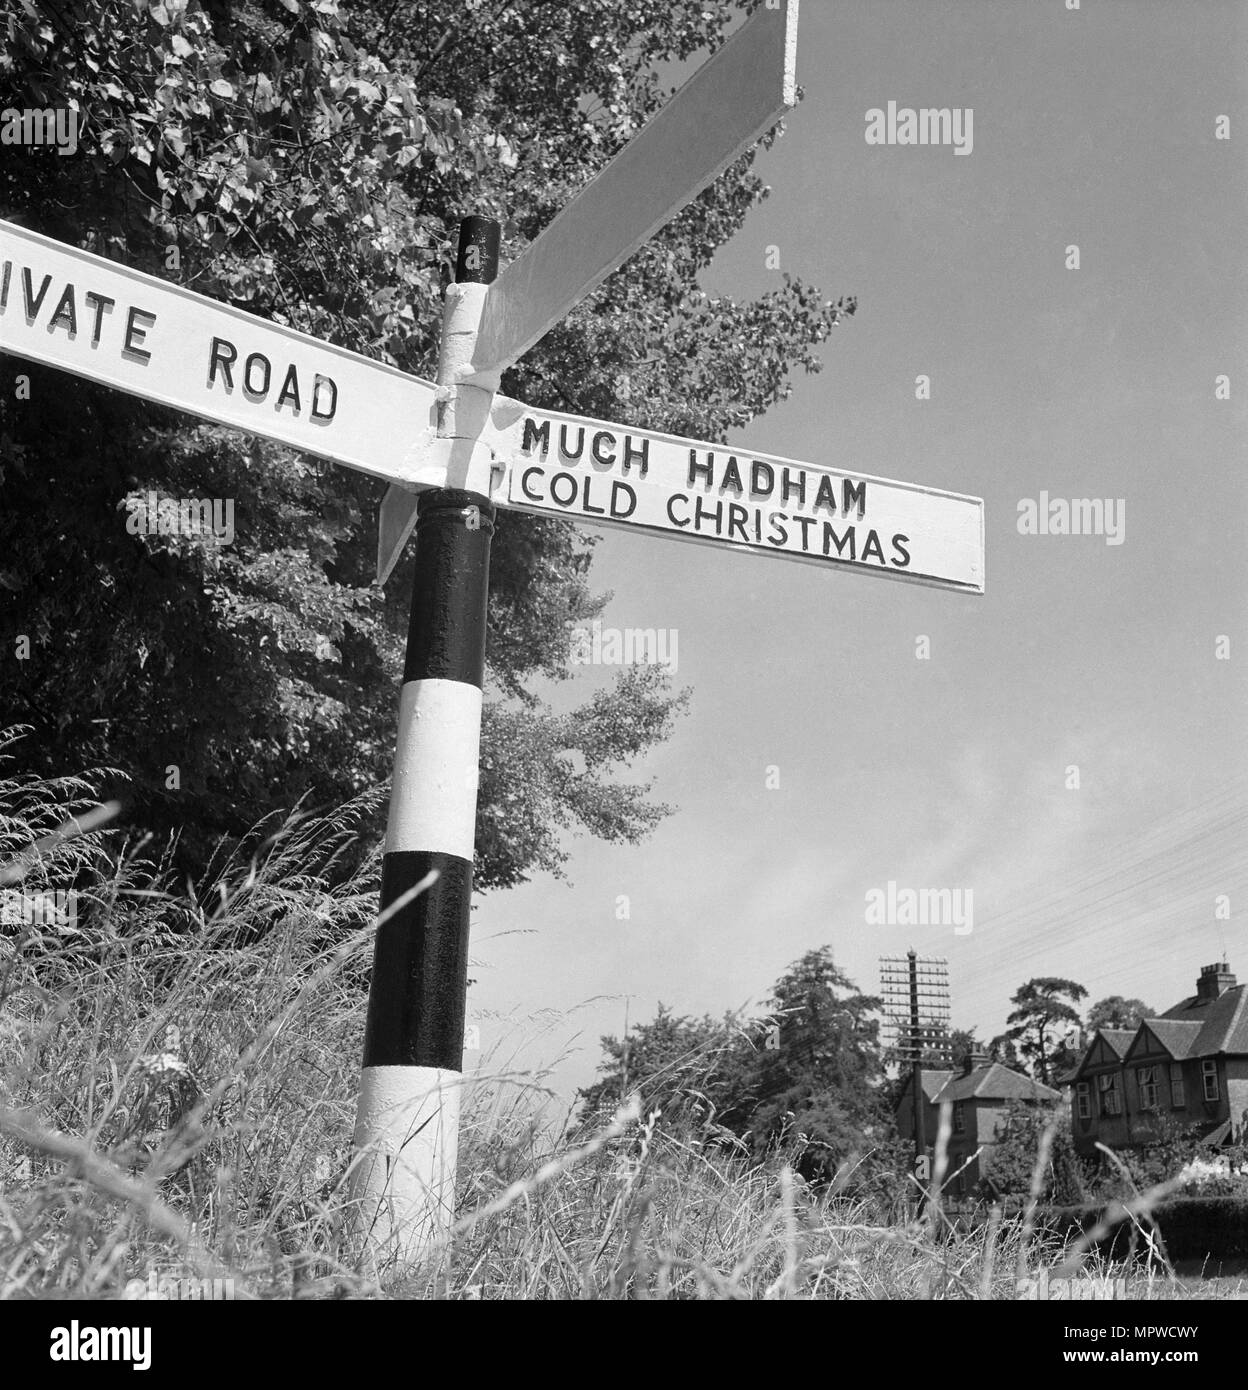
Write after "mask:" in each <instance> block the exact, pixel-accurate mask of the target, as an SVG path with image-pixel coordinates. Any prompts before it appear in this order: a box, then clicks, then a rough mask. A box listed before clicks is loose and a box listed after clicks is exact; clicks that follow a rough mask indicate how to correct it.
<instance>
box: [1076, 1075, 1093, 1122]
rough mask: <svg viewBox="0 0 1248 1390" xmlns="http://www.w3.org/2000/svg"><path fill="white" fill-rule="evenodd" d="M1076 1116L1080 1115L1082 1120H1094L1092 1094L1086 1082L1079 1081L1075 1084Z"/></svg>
mask: <svg viewBox="0 0 1248 1390" xmlns="http://www.w3.org/2000/svg"><path fill="white" fill-rule="evenodd" d="M1075 1114H1076V1115H1078V1116H1079V1118H1080V1119H1081V1120H1090V1119H1091V1118H1092V1094H1091V1092H1090V1091H1089V1089H1088V1083H1087V1082H1086V1081H1077V1082H1076V1083H1075Z"/></svg>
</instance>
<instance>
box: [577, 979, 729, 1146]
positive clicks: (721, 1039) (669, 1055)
mask: <svg viewBox="0 0 1248 1390" xmlns="http://www.w3.org/2000/svg"><path fill="white" fill-rule="evenodd" d="M601 1042H602V1050H603V1052H604V1054H605V1056H604V1058H603V1060H602V1061H601V1062H600V1063H599V1065H598V1071H599V1078H598V1080H596V1081H595V1082H593V1084H592V1085H590V1086H587V1087H584V1088H582V1089H581V1090H580V1091H579V1092H578V1093H577V1094H578V1097H579V1099H580V1100H581V1102H582V1107H581V1109H582V1114H583V1116H584V1117H585V1118H586V1119H592V1120H595V1121H600V1120H602V1119H605V1118H609V1117H610V1115H611V1114H612V1113H613V1112H614V1111H615V1110H616V1108H617V1107H618V1106H620V1105H621V1104H622V1103H623V1102H624V1100H625V1099H626V1098H627V1097H628V1096H629V1095H630V1094H631V1093H632V1092H634V1091H635V1092H637V1093H638V1094H639V1095H640V1096H641V1100H642V1107H643V1111H644V1112H645V1113H649V1112H650V1111H651V1110H654V1109H659V1110H661V1111H662V1113H663V1116H664V1118H665V1120H666V1121H667V1122H668V1123H671V1122H672V1121H673V1120H676V1119H680V1118H683V1119H687V1120H691V1121H693V1122H695V1123H701V1122H704V1121H705V1122H713V1120H714V1115H715V1111H716V1110H717V1109H718V1108H719V1106H720V1104H721V1103H722V1101H723V1099H724V1095H723V1091H724V1084H723V1083H724V1072H725V1069H724V1066H723V1062H724V1057H725V1054H726V1053H727V1052H729V1051H731V1050H732V1049H733V1048H734V1047H735V1046H737V1044H738V1042H739V1037H738V1035H737V1033H736V1032H734V1030H733V1029H732V1027H731V1023H730V1021H725V1022H723V1023H716V1022H715V1020H714V1019H712V1018H711V1017H709V1015H708V1016H704V1017H702V1018H700V1019H699V1018H688V1017H684V1016H678V1015H676V1014H674V1013H673V1012H672V1011H671V1009H669V1008H668V1006H667V1005H666V1004H662V1003H660V1004H659V1007H658V1011H657V1012H656V1014H655V1016H654V1018H653V1019H651V1020H649V1021H648V1022H643V1023H636V1024H634V1025H633V1026H632V1028H630V1029H629V1030H628V1031H627V1032H626V1033H625V1035H624V1036H623V1037H622V1038H617V1037H615V1036H613V1035H607V1036H606V1037H603V1038H602V1039H601Z"/></svg>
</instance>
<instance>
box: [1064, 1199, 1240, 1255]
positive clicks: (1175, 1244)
mask: <svg viewBox="0 0 1248 1390" xmlns="http://www.w3.org/2000/svg"><path fill="white" fill-rule="evenodd" d="M1116 1207H1117V1204H1116V1203H1111V1204H1109V1205H1108V1206H1105V1205H1096V1206H1080V1207H1047V1208H1045V1209H1044V1212H1043V1215H1042V1217H1041V1221H1038V1222H1037V1224H1041V1223H1042V1224H1043V1225H1045V1226H1047V1227H1048V1228H1049V1229H1050V1230H1052V1231H1054V1232H1056V1233H1057V1234H1058V1235H1061V1236H1069V1237H1070V1238H1072V1239H1073V1238H1075V1237H1076V1235H1077V1234H1078V1233H1082V1232H1086V1231H1090V1230H1092V1229H1093V1227H1095V1226H1096V1224H1097V1222H1098V1221H1100V1219H1101V1217H1102V1216H1103V1215H1104V1214H1105V1212H1106V1211H1112V1210H1113V1209H1114V1208H1116ZM1118 1209H1119V1210H1120V1208H1118ZM1152 1218H1153V1221H1154V1222H1155V1223H1156V1225H1157V1226H1158V1227H1159V1228H1160V1230H1161V1237H1162V1240H1164V1241H1165V1245H1166V1252H1167V1254H1168V1255H1169V1256H1170V1258H1171V1259H1172V1260H1200V1259H1204V1258H1205V1257H1206V1256H1211V1257H1214V1258H1217V1259H1248V1199H1246V1198H1243V1197H1171V1198H1169V1199H1168V1200H1167V1201H1164V1202H1162V1203H1161V1204H1160V1205H1159V1206H1157V1207H1155V1208H1154V1209H1153V1212H1152ZM1146 1229H1147V1225H1146ZM1134 1231H1135V1223H1134V1222H1133V1221H1132V1220H1131V1219H1130V1218H1126V1219H1124V1220H1122V1221H1119V1222H1118V1223H1117V1224H1116V1225H1115V1226H1114V1229H1113V1230H1112V1231H1111V1232H1110V1234H1109V1235H1108V1236H1106V1237H1105V1238H1104V1239H1103V1240H1100V1241H1098V1242H1097V1244H1096V1250H1097V1252H1098V1253H1099V1254H1101V1255H1104V1256H1106V1257H1107V1258H1112V1259H1123V1258H1124V1257H1125V1256H1126V1254H1127V1251H1128V1250H1129V1249H1130V1245H1131V1236H1132V1233H1133V1232H1134ZM1142 1244H1143V1242H1142V1241H1141V1240H1140V1239H1139V1238H1138V1236H1137V1240H1136V1248H1137V1249H1139V1248H1140V1246H1141V1245H1142Z"/></svg>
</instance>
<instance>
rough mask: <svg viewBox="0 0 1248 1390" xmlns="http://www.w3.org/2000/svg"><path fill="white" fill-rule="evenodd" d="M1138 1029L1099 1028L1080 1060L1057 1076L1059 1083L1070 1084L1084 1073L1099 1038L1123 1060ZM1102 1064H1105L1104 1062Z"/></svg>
mask: <svg viewBox="0 0 1248 1390" xmlns="http://www.w3.org/2000/svg"><path fill="white" fill-rule="evenodd" d="M1136 1031H1137V1030H1136V1029H1134V1028H1098V1029H1097V1030H1096V1032H1095V1033H1093V1034H1092V1037H1091V1039H1090V1040H1089V1042H1088V1045H1087V1047H1085V1048H1084V1049H1083V1051H1082V1052H1081V1053H1080V1054H1079V1060H1078V1061H1077V1062H1076V1063H1075V1065H1074V1066H1073V1067H1072V1068H1071V1069H1070V1071H1068V1072H1064V1073H1063V1074H1062V1075H1061V1076H1059V1077H1058V1078H1057V1080H1058V1084H1059V1085H1062V1086H1069V1085H1071V1084H1072V1083H1074V1082H1075V1081H1077V1080H1078V1079H1079V1077H1080V1076H1082V1075H1083V1069H1084V1067H1085V1066H1087V1064H1088V1062H1089V1061H1090V1060H1091V1058H1092V1053H1093V1051H1094V1050H1095V1048H1096V1044H1097V1039H1099V1038H1103V1039H1104V1040H1105V1046H1106V1047H1108V1048H1109V1050H1110V1052H1112V1053H1113V1055H1114V1056H1115V1057H1117V1059H1118V1060H1119V1061H1120V1062H1121V1061H1122V1059H1123V1058H1124V1057H1125V1056H1126V1055H1127V1051H1128V1049H1129V1048H1130V1046H1131V1044H1132V1042H1133V1041H1134V1040H1135V1035H1136ZM1101 1065H1102V1066H1103V1065H1104V1063H1102V1064H1101Z"/></svg>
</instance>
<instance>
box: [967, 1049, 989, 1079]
mask: <svg viewBox="0 0 1248 1390" xmlns="http://www.w3.org/2000/svg"><path fill="white" fill-rule="evenodd" d="M989 1061H990V1058H989V1056H988V1054H987V1053H986V1052H968V1053H967V1054H966V1059H965V1060H964V1061H963V1063H962V1075H963V1076H970V1074H971V1073H972V1072H973V1071H976V1070H977V1069H978V1068H979V1067H986V1066H987V1065H988V1063H989Z"/></svg>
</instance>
